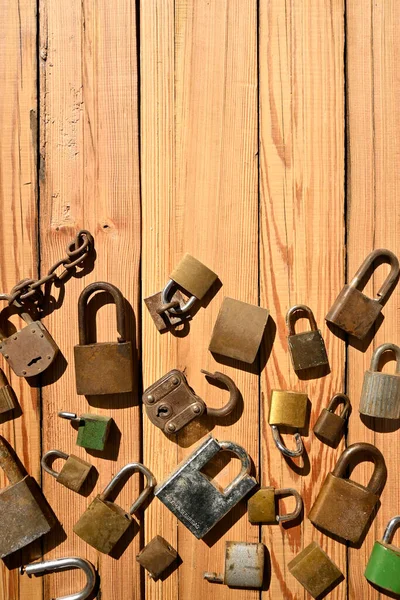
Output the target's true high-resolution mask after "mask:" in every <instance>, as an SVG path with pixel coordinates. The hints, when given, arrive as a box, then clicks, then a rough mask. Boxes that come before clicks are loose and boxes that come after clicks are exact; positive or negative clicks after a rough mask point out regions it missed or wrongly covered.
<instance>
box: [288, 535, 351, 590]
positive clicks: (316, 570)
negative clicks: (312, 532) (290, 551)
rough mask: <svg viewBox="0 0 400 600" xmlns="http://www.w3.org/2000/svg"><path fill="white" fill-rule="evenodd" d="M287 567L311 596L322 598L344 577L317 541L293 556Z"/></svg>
mask: <svg viewBox="0 0 400 600" xmlns="http://www.w3.org/2000/svg"><path fill="white" fill-rule="evenodd" d="M288 569H289V571H290V573H291V574H292V575H293V577H296V579H297V581H298V582H299V583H301V585H302V586H303V587H304V588H305V589H306V590H307V592H308V593H309V594H310V595H311V596H312V597H313V598H322V597H323V595H324V594H326V592H327V591H328V590H332V589H333V588H334V587H336V586H337V585H338V584H339V583H340V582H341V581H343V579H344V577H343V573H342V572H341V571H340V569H338V567H337V566H336V565H335V563H334V562H333V561H332V560H331V559H330V558H329V556H328V555H327V554H326V552H324V551H323V550H322V548H321V547H320V546H319V545H318V544H317V542H311V544H309V545H308V546H307V547H306V548H304V550H302V551H301V552H300V554H298V555H297V556H295V558H294V559H293V560H291V561H290V563H289V564H288Z"/></svg>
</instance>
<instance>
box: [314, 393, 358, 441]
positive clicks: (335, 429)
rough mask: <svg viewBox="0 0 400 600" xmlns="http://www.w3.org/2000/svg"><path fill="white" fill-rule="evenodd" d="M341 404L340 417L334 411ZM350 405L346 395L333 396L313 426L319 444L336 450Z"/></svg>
mask: <svg viewBox="0 0 400 600" xmlns="http://www.w3.org/2000/svg"><path fill="white" fill-rule="evenodd" d="M341 404H343V408H342V410H341V412H340V415H337V414H336V413H335V410H336V409H337V408H338V406H340V405H341ZM350 409H351V404H350V400H349V398H348V397H347V396H346V394H335V395H334V396H332V399H331V401H330V402H329V404H328V408H324V409H323V411H322V412H321V414H320V415H319V417H318V419H317V422H316V423H315V425H314V433H315V435H316V436H317V438H318V439H319V440H321V442H324V444H327V445H328V446H333V447H334V448H336V446H337V445H338V443H339V441H340V439H341V437H342V435H343V432H344V428H345V426H346V423H347V419H348V418H349V414H350Z"/></svg>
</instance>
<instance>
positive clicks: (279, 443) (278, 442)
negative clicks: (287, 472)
mask: <svg viewBox="0 0 400 600" xmlns="http://www.w3.org/2000/svg"><path fill="white" fill-rule="evenodd" d="M271 429H272V437H273V438H274V442H275V446H276V447H277V448H278V450H280V451H281V452H282V454H283V455H284V456H288V457H289V458H295V457H297V456H301V455H302V454H303V452H304V444H303V440H302V437H301V435H300V433H298V432H296V433H295V434H294V435H293V438H294V441H295V442H296V450H289V448H287V447H286V446H285V444H284V443H283V440H282V438H281V434H280V431H279V429H278V426H277V425H271Z"/></svg>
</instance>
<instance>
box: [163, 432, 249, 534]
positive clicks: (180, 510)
mask: <svg viewBox="0 0 400 600" xmlns="http://www.w3.org/2000/svg"><path fill="white" fill-rule="evenodd" d="M222 450H229V451H230V452H232V453H233V454H236V455H237V456H238V457H239V459H240V461H241V463H242V469H241V472H240V473H239V475H238V476H237V477H235V479H234V480H233V481H232V482H231V483H230V485H228V486H227V488H226V489H225V490H220V489H218V488H217V486H216V485H214V484H213V483H212V482H211V481H209V480H208V479H207V477H206V476H205V475H204V474H203V473H202V472H201V470H202V468H203V467H204V466H205V465H206V464H207V463H208V462H209V461H210V460H211V459H212V458H213V457H214V456H215V455H216V454H218V452H221V451H222ZM250 469H251V462H250V457H249V455H248V454H247V452H246V451H245V450H244V449H243V448H242V447H241V446H238V445H237V444H233V443H232V442H218V440H216V439H215V438H213V437H212V436H208V437H207V438H206V439H205V440H204V442H203V443H202V444H201V445H200V446H199V447H198V448H197V449H196V450H195V451H194V452H192V454H190V456H189V457H188V458H186V459H185V460H183V461H182V462H181V463H180V464H179V465H178V467H177V468H176V469H175V471H174V472H173V473H172V474H171V475H170V476H169V477H168V478H167V479H166V480H165V481H163V482H162V483H160V484H159V485H158V486H157V487H156V489H155V490H154V495H155V496H157V498H158V499H159V500H161V502H163V504H165V506H167V508H169V510H170V511H171V512H172V513H174V515H175V516H176V517H178V519H179V520H180V521H181V522H182V523H183V524H184V525H185V526H186V527H187V528H188V529H189V530H190V531H191V532H192V533H193V535H195V536H196V537H197V538H198V539H200V538H202V537H204V536H205V535H206V533H207V532H208V531H210V529H212V528H213V527H214V525H216V524H217V523H218V521H220V520H221V519H222V517H224V516H225V515H226V514H227V513H228V512H229V511H230V510H231V509H232V508H233V507H234V506H236V504H237V503H238V502H240V500H242V498H244V497H245V496H246V494H247V493H248V492H249V491H250V490H251V489H253V487H254V486H255V485H257V482H256V480H255V479H254V477H251V476H250V474H249V473H250Z"/></svg>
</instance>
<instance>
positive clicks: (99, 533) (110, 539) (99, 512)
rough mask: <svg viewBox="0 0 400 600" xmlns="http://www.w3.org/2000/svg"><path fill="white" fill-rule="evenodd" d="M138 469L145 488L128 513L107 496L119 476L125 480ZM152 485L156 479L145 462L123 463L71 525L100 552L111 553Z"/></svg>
mask: <svg viewBox="0 0 400 600" xmlns="http://www.w3.org/2000/svg"><path fill="white" fill-rule="evenodd" d="M138 472H139V473H143V475H144V476H145V478H146V481H147V483H146V487H145V488H144V490H143V491H142V492H141V494H140V496H139V498H138V499H137V500H136V501H135V502H134V503H133V504H132V506H131V508H130V510H129V513H127V512H126V511H125V510H124V509H123V508H121V507H120V506H118V505H117V504H115V503H114V502H111V501H110V500H107V498H108V497H109V496H110V494H111V493H112V491H113V490H114V488H115V487H116V486H117V485H119V484H120V481H121V479H125V478H126V477H127V476H131V475H133V473H138ZM155 485H156V480H155V478H154V475H153V474H152V473H151V472H150V471H149V470H148V469H147V468H146V467H145V466H144V465H142V464H141V463H138V462H134V463H130V464H128V465H125V467H123V468H122V469H121V470H120V471H119V472H118V473H117V474H116V475H115V477H113V479H112V480H111V481H110V483H109V484H108V485H107V487H106V488H105V490H104V491H103V493H102V494H99V495H98V496H96V498H95V499H94V500H92V502H91V503H90V504H89V506H88V508H87V509H86V510H85V512H84V513H83V515H82V516H81V518H80V519H79V521H78V522H77V523H76V525H75V526H74V532H75V533H76V534H77V535H79V537H80V538H82V539H83V540H84V541H85V542H86V543H87V544H90V545H91V546H93V548H96V550H98V551H99V552H103V553H104V554H110V552H111V551H112V549H113V548H114V546H115V545H116V544H117V542H118V541H119V540H120V539H121V537H122V536H123V535H124V533H125V532H126V531H127V530H128V528H129V527H130V526H131V525H132V523H133V519H132V515H133V513H134V512H136V511H137V510H138V508H140V506H141V505H142V504H143V502H144V501H145V500H146V498H147V496H148V495H149V494H150V492H151V491H152V489H153V488H154V486H155Z"/></svg>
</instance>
